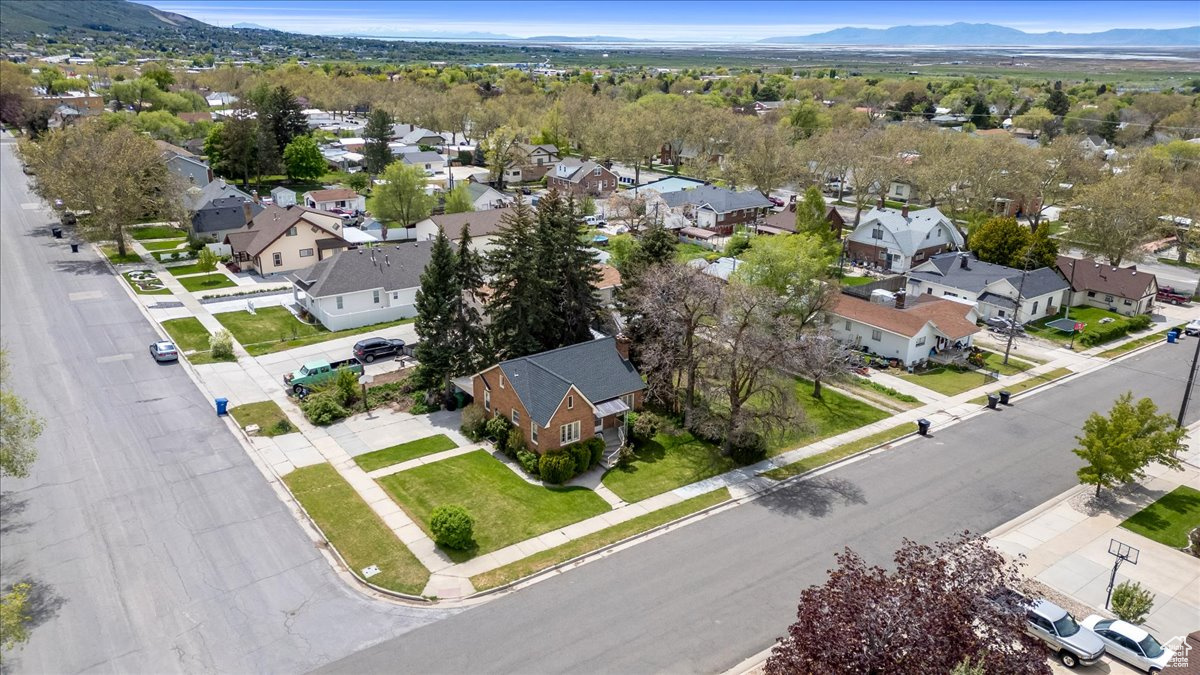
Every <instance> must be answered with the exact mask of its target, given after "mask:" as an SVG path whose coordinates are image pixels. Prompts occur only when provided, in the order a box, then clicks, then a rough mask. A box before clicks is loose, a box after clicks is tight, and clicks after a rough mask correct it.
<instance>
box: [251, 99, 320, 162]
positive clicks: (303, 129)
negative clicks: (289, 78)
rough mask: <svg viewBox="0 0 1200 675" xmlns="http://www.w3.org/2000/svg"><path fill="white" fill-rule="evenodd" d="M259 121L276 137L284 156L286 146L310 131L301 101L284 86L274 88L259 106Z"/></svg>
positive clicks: (278, 146)
mask: <svg viewBox="0 0 1200 675" xmlns="http://www.w3.org/2000/svg"><path fill="white" fill-rule="evenodd" d="M258 122H259V124H261V125H262V126H263V127H264V128H265V129H267V130H268V131H269V132H270V133H271V135H272V136H273V137H274V139H275V150H276V152H277V153H278V154H279V155H280V156H282V155H283V150H284V148H286V147H287V145H288V143H291V142H292V140H293V139H295V138H296V137H297V136H303V135H304V134H307V133H308V121H307V120H306V119H305V118H304V113H302V112H301V109H300V102H299V101H297V100H296V97H295V96H293V95H292V92H291V91H290V90H289V89H288V88H287V87H284V86H279V87H276V88H274V89H272V90H271V91H270V92H269V93H267V95H266V96H265V97H264V98H263V101H262V104H261V105H259V106H258Z"/></svg>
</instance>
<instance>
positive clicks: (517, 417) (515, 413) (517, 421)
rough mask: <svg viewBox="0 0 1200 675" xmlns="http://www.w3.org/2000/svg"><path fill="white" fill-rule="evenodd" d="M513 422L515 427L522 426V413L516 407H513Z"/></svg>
mask: <svg viewBox="0 0 1200 675" xmlns="http://www.w3.org/2000/svg"><path fill="white" fill-rule="evenodd" d="M512 423H513V426H514V427H519V426H521V413H520V412H518V411H517V409H516V408H513V414H512Z"/></svg>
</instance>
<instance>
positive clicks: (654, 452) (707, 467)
mask: <svg viewBox="0 0 1200 675" xmlns="http://www.w3.org/2000/svg"><path fill="white" fill-rule="evenodd" d="M736 467H737V463H736V462H734V461H733V460H732V459H730V458H729V457H723V456H721V451H720V449H719V448H717V447H716V446H715V445H713V444H711V443H705V442H704V441H701V440H698V439H696V438H694V437H693V436H692V435H691V434H689V433H687V432H683V433H680V434H677V435H667V434H658V435H657V436H655V437H654V438H653V439H652V440H650V441H647V442H645V443H642V444H641V445H640V447H639V448H638V449H637V453H636V456H635V459H634V460H633V461H632V462H630V463H629V465H628V466H625V467H617V468H614V469H613V470H612V471H609V472H608V473H606V474H604V485H605V486H607V487H608V489H610V490H612V491H613V492H615V493H616V494H617V496H618V497H620V498H621V499H623V500H625V501H627V502H639V501H641V500H643V499H646V498H647V497H653V496H654V495H657V494H661V493H663V492H666V491H668V490H674V489H675V488H677V487H681V486H684V485H689V484H691V483H695V482H696V481H698V480H704V479H705V478H709V477H712V476H716V475H718V474H722V473H725V472H726V471H729V470H731V469H734V468H736Z"/></svg>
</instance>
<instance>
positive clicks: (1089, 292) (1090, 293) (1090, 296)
mask: <svg viewBox="0 0 1200 675" xmlns="http://www.w3.org/2000/svg"><path fill="white" fill-rule="evenodd" d="M1088 297H1089V298H1094V297H1096V291H1088Z"/></svg>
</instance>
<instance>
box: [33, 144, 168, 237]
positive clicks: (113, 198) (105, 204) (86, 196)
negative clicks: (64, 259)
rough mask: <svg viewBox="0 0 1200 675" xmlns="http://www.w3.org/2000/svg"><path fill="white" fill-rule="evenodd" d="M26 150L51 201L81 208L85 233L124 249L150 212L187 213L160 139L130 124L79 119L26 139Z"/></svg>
mask: <svg viewBox="0 0 1200 675" xmlns="http://www.w3.org/2000/svg"><path fill="white" fill-rule="evenodd" d="M21 152H22V154H24V156H25V158H26V160H27V161H28V163H29V164H30V165H31V166H32V167H33V168H34V170H35V171H36V172H37V177H38V179H37V182H36V183H35V184H34V185H35V186H36V190H37V191H38V194H39V195H41V197H42V198H43V199H46V200H47V201H53V200H54V199H61V200H62V201H63V206H64V207H65V208H67V209H69V210H71V211H74V212H75V213H77V214H79V232H80V234H81V235H82V236H84V237H85V238H87V239H90V240H94V241H115V242H116V244H117V251H118V252H119V253H120V254H121V255H125V251H126V247H125V228H126V227H127V226H129V225H130V224H132V223H136V222H139V221H144V220H145V219H146V218H147V217H152V218H156V219H160V220H166V221H178V220H182V218H183V214H182V205H181V202H180V200H179V195H180V193H181V192H182V190H183V186H182V185H180V184H179V181H178V179H177V177H176V176H175V174H173V173H171V172H170V171H169V170H167V165H166V163H165V162H164V161H163V159H162V155H161V153H160V152H159V149H158V147H157V146H155V145H154V141H153V140H151V139H150V138H149V137H147V136H145V135H143V134H140V133H138V132H137V131H135V130H133V129H132V128H130V127H129V126H126V125H121V126H119V127H116V128H114V129H111V130H109V129H107V128H105V127H104V126H103V125H102V124H100V123H98V122H85V123H82V124H76V125H73V126H69V127H66V128H64V129H59V130H56V131H53V132H50V133H48V134H46V135H45V136H44V137H43V138H42V139H41V140H40V141H38V142H36V143H26V144H23V145H22V150H21ZM100 177H103V180H100Z"/></svg>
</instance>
